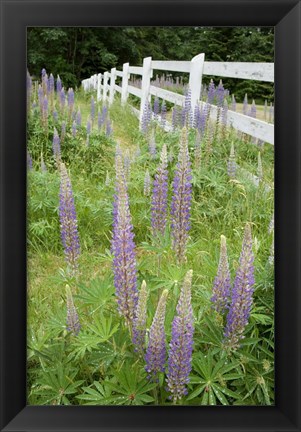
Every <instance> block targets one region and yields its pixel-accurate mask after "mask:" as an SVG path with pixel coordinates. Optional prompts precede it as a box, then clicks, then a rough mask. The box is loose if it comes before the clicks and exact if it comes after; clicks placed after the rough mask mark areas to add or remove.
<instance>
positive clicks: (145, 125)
mask: <svg viewBox="0 0 301 432" xmlns="http://www.w3.org/2000/svg"><path fill="white" fill-rule="evenodd" d="M150 122H151V107H150V103H149V102H148V101H147V102H146V103H145V106H144V109H143V113H142V118H141V132H142V133H143V134H144V135H146V134H147V133H148V131H149V127H150Z"/></svg>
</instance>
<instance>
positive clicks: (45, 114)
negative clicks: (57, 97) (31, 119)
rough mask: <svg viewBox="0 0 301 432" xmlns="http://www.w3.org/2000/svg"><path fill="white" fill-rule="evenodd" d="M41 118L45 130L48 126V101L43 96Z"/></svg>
mask: <svg viewBox="0 0 301 432" xmlns="http://www.w3.org/2000/svg"><path fill="white" fill-rule="evenodd" d="M42 118H43V124H44V127H45V128H46V127H47V124H48V99H47V96H44V99H43V111H42Z"/></svg>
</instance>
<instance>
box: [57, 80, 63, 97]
mask: <svg viewBox="0 0 301 432" xmlns="http://www.w3.org/2000/svg"><path fill="white" fill-rule="evenodd" d="M61 90H62V81H61V78H60V76H59V75H58V76H57V80H56V92H57V94H58V95H60V93H61Z"/></svg>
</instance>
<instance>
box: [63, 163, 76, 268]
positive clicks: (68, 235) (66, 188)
mask: <svg viewBox="0 0 301 432" xmlns="http://www.w3.org/2000/svg"><path fill="white" fill-rule="evenodd" d="M60 175H61V186H60V205H59V215H60V225H61V238H62V243H63V247H64V252H65V259H66V262H67V264H68V266H69V269H70V271H71V274H72V275H73V276H74V275H75V274H76V273H77V271H78V258H79V255H80V244H79V235H78V230H77V218H76V211H75V205H74V197H73V192H72V186H71V181H70V178H69V176H68V172H67V169H66V167H65V164H64V163H61V164H60Z"/></svg>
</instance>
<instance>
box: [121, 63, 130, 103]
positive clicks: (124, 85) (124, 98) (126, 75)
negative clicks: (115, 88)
mask: <svg viewBox="0 0 301 432" xmlns="http://www.w3.org/2000/svg"><path fill="white" fill-rule="evenodd" d="M129 67H130V64H129V63H123V69H122V88H121V104H122V105H124V104H126V101H127V99H128V85H129Z"/></svg>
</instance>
